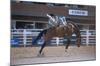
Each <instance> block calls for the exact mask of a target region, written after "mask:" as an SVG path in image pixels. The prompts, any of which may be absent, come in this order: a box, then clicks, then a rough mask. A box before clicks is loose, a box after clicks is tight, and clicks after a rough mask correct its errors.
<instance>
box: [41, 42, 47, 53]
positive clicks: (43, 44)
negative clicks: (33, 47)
mask: <svg viewBox="0 0 100 66" xmlns="http://www.w3.org/2000/svg"><path fill="white" fill-rule="evenodd" d="M45 45H46V42H44V44H43V45H42V46H41V49H40V51H39V54H41V53H42V50H43V48H44V47H45Z"/></svg>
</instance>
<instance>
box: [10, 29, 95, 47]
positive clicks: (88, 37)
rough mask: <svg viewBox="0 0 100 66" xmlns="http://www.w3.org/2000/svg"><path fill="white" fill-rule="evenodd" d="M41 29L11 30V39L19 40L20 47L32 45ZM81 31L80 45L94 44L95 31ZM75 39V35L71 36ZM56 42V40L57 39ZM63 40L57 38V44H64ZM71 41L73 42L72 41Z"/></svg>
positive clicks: (54, 40) (54, 41)
mask: <svg viewBox="0 0 100 66" xmlns="http://www.w3.org/2000/svg"><path fill="white" fill-rule="evenodd" d="M42 30H43V29H11V38H12V39H13V37H17V38H18V39H19V44H20V45H24V46H26V45H31V44H32V37H33V36H37V35H38V34H39V32H40V31H42ZM80 31H81V37H82V38H81V40H82V44H86V45H89V44H96V38H95V37H96V31H95V30H80ZM73 37H75V35H73ZM57 40H58V39H57ZM63 41H64V40H63V38H59V44H64V42H63ZM71 41H75V39H72V40H71ZM51 44H57V45H58V43H57V42H56V38H53V40H51Z"/></svg>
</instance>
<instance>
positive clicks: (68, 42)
mask: <svg viewBox="0 0 100 66" xmlns="http://www.w3.org/2000/svg"><path fill="white" fill-rule="evenodd" d="M69 44H70V39H69V38H68V40H67V45H66V47H65V52H67V49H68V47H69Z"/></svg>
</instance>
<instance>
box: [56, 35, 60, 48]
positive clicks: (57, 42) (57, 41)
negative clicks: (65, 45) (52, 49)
mask: <svg viewBox="0 0 100 66" xmlns="http://www.w3.org/2000/svg"><path fill="white" fill-rule="evenodd" d="M56 44H57V46H58V45H59V37H56Z"/></svg>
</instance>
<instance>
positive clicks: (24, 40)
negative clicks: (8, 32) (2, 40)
mask: <svg viewBox="0 0 100 66" xmlns="http://www.w3.org/2000/svg"><path fill="white" fill-rule="evenodd" d="M23 43H24V47H26V43H27V42H26V29H24V31H23Z"/></svg>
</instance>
